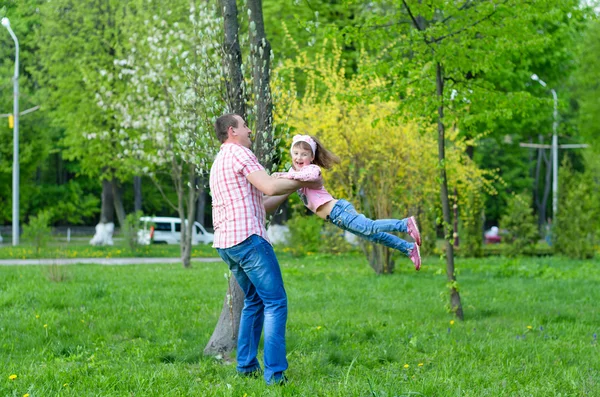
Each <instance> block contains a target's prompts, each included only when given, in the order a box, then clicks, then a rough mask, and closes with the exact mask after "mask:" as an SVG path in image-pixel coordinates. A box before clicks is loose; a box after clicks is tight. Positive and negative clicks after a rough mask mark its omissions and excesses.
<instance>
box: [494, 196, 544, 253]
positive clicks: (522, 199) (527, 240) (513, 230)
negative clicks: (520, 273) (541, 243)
mask: <svg viewBox="0 0 600 397" xmlns="http://www.w3.org/2000/svg"><path fill="white" fill-rule="evenodd" d="M530 203H531V198H530V197H529V195H528V194H525V193H522V194H518V195H513V196H512V197H510V198H509V199H508V203H507V209H506V214H505V215H504V216H503V217H502V219H501V220H500V225H501V226H502V229H506V230H507V233H506V235H505V237H504V238H505V239H506V242H507V244H508V249H507V251H506V253H507V255H509V256H517V255H521V254H523V253H524V251H526V250H528V249H531V248H532V247H533V245H534V244H535V242H536V241H537V240H538V238H539V232H538V228H537V224H536V221H535V217H534V216H533V209H532V208H531V206H530Z"/></svg>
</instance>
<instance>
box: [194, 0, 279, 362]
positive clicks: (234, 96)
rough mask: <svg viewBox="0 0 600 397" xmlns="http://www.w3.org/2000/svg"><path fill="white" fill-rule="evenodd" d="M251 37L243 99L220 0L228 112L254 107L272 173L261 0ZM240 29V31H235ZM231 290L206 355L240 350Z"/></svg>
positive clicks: (232, 24)
mask: <svg viewBox="0 0 600 397" xmlns="http://www.w3.org/2000/svg"><path fill="white" fill-rule="evenodd" d="M247 6H248V15H249V34H250V38H251V51H250V54H249V55H250V64H251V65H252V68H253V73H252V87H251V90H248V91H251V93H249V94H250V95H249V96H248V97H245V96H244V93H246V92H247V91H246V87H245V85H244V82H243V79H240V76H242V73H241V72H242V64H241V61H242V57H241V56H240V54H241V52H240V51H239V37H240V36H239V34H240V32H239V21H238V17H237V15H238V12H237V6H236V4H235V1H232V0H221V8H222V9H223V10H224V12H223V25H224V33H225V42H224V53H225V54H226V58H225V64H226V68H227V70H228V72H229V73H228V74H227V76H226V84H227V92H228V108H229V109H231V111H232V112H235V113H238V112H239V113H238V114H239V115H240V116H244V113H243V112H245V111H247V110H248V108H249V107H248V106H247V104H246V103H244V101H242V100H241V98H244V99H245V100H247V101H250V102H251V103H253V104H254V107H253V108H250V112H247V113H246V114H245V117H244V118H245V119H246V120H247V121H248V122H252V121H254V131H255V137H256V138H255V141H254V151H255V153H256V154H257V157H258V159H259V161H260V162H261V164H262V165H263V166H264V167H265V168H266V169H267V170H269V169H270V168H271V165H272V164H273V160H274V158H273V155H272V152H273V148H274V147H275V146H276V140H275V139H274V136H273V116H272V109H273V107H272V102H271V101H272V99H271V87H270V74H271V68H270V60H271V57H272V53H271V46H270V44H269V41H268V40H267V38H266V35H265V31H264V22H263V14H262V0H248V1H247ZM236 29H237V31H236ZM228 283H229V285H228V289H227V293H226V294H225V298H224V300H223V308H222V310H221V315H220V316H219V320H218V322H217V325H216V326H215V330H214V331H213V334H212V336H211V338H210V340H209V342H208V343H207V345H206V347H205V348H204V354H208V355H221V356H228V355H229V354H230V353H231V351H233V349H235V347H236V346H237V336H238V331H239V325H240V316H241V311H242V308H243V306H244V302H243V301H244V294H243V291H242V290H241V288H240V286H239V285H238V283H237V281H236V280H235V278H234V277H231V275H230V276H229V277H228Z"/></svg>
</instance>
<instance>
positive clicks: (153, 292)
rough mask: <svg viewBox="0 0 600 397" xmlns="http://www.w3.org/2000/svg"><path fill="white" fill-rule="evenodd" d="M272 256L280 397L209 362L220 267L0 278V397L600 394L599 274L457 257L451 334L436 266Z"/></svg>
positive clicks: (582, 266) (599, 269) (555, 262)
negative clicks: (283, 305)
mask: <svg viewBox="0 0 600 397" xmlns="http://www.w3.org/2000/svg"><path fill="white" fill-rule="evenodd" d="M1 250H2V249H0V251H1ZM213 251H214V249H213ZM278 256H279V260H280V262H281V264H282V268H283V272H284V278H285V283H286V291H287V293H288V296H289V301H290V306H289V313H290V315H289V317H288V323H287V329H288V332H287V340H286V342H287V347H288V352H289V355H288V359H289V363H290V368H289V370H288V371H287V372H286V374H287V376H288V377H289V379H290V383H289V384H288V385H287V386H285V387H284V388H278V389H273V387H269V386H266V385H265V383H264V381H263V380H262V379H248V378H244V377H240V376H238V375H236V370H235V366H234V365H224V363H223V362H222V361H221V360H215V359H214V358H206V357H203V356H202V354H201V347H202V345H203V343H206V341H207V340H208V337H209V336H210V334H211V332H212V331H213V328H214V324H215V323H216V322H217V320H218V316H219V311H218V309H219V308H220V305H221V303H222V300H223V291H224V289H225V288H226V281H225V280H224V278H223V273H224V272H225V271H226V266H225V265H224V264H223V263H220V264H219V263H198V264H194V266H193V267H192V268H191V269H183V268H181V267H180V266H179V265H176V264H173V265H166V264H160V265H139V266H115V267H106V266H96V265H79V266H69V267H68V271H69V276H70V278H69V281H68V282H65V283H61V284H60V285H57V284H56V283H53V282H50V281H49V280H48V279H47V278H46V277H45V274H44V271H43V270H42V268H41V267H37V266H11V267H7V266H0V290H1V291H2V294H1V295H0V306H1V307H2V310H1V311H0V324H2V328H3V331H2V332H3V334H2V335H3V340H4V341H3V343H1V344H0V368H3V369H4V370H3V372H2V379H0V395H2V396H23V395H24V394H26V393H27V394H30V395H31V396H91V395H94V396H124V395H131V394H134V395H136V396H147V397H155V396H156V397H158V396H160V397H175V396H184V395H185V396H206V397H223V396H235V397H243V395H244V394H247V395H248V396H254V397H257V396H265V397H275V396H313V395H318V396H344V397H365V396H381V397H383V396H386V397H392V396H398V397H400V396H419V395H423V396H435V397H455V396H456V395H457V391H458V390H460V394H461V395H463V396H470V397H475V396H478V397H479V396H482V397H483V396H494V397H496V396H497V397H509V396H517V395H519V396H555V397H557V396H558V395H559V394H560V395H562V396H582V397H583V396H598V395H600V383H599V382H598V379H599V378H600V370H599V369H600V355H598V343H599V342H598V340H597V333H598V324H599V323H600V313H599V311H598V305H597V302H598V301H599V300H600V289H598V283H599V282H600V266H598V265H599V262H598V261H589V260H587V261H574V260H567V259H561V258H543V259H506V258H493V259H488V260H481V259H475V260H463V259H458V260H457V265H458V266H460V269H461V287H462V288H463V289H464V290H467V291H468V292H469V295H468V301H469V305H470V306H471V309H470V310H469V312H468V319H467V321H465V322H458V321H456V322H454V323H450V321H451V320H452V318H453V317H452V316H451V315H449V314H447V313H446V312H445V311H444V308H443V305H442V304H441V303H440V301H439V298H438V292H439V289H440V286H441V285H442V284H443V276H438V275H435V270H436V269H437V268H439V267H441V266H443V265H442V263H441V262H440V261H438V260H435V259H431V260H428V261H427V263H425V264H424V266H423V269H422V270H421V271H420V272H419V273H415V272H413V273H410V274H405V273H401V274H394V275H391V276H389V277H377V276H376V275H374V274H373V272H372V271H371V270H370V269H369V268H368V266H365V264H366V260H365V259H364V257H363V256H362V255H343V256H340V255H319V256H314V257H311V258H310V260H308V259H307V258H299V259H295V258H291V257H290V256H288V255H278ZM198 291H202V293H198ZM490 291H493V293H490ZM190 319H194V320H193V321H192V320H190ZM44 325H45V326H44ZM199 346H200V348H199ZM260 351H262V348H260ZM32 363H33V364H32ZM421 364H422V365H421ZM475 368H476V369H477V370H474V369H475ZM13 374H14V375H17V378H16V379H14V380H12V381H11V380H9V379H8V377H9V376H10V375H13ZM370 390H372V393H371V392H370Z"/></svg>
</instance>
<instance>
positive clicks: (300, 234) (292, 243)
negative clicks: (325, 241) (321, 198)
mask: <svg viewBox="0 0 600 397" xmlns="http://www.w3.org/2000/svg"><path fill="white" fill-rule="evenodd" d="M287 226H288V227H289V230H290V231H289V236H288V239H287V240H288V242H287V246H288V249H289V252H290V253H291V254H292V255H294V256H304V255H306V254H307V253H308V252H312V253H315V252H318V251H319V249H320V247H321V230H322V229H323V220H322V219H321V218H319V217H318V216H316V215H299V214H295V215H294V216H293V217H292V218H290V219H289V220H288V221H287Z"/></svg>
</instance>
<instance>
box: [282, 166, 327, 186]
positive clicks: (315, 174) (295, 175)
mask: <svg viewBox="0 0 600 397" xmlns="http://www.w3.org/2000/svg"><path fill="white" fill-rule="evenodd" d="M288 175H289V176H286V178H290V179H294V180H296V181H301V182H316V181H319V180H321V169H320V168H319V166H318V165H315V164H311V165H307V166H306V167H302V169H301V170H299V171H295V170H290V172H288Z"/></svg>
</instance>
